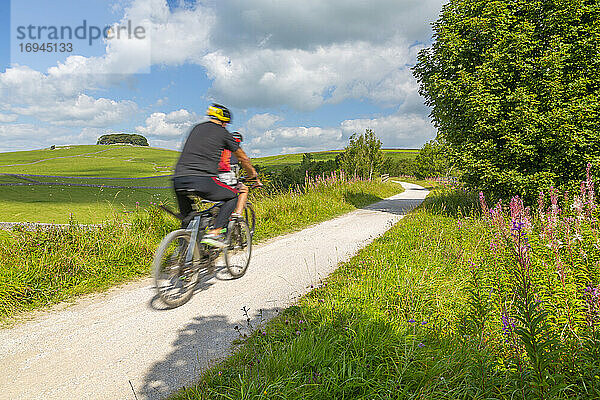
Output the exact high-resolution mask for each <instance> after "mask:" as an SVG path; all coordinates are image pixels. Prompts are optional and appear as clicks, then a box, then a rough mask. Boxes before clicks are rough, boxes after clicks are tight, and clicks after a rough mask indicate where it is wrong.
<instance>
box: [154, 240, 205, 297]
mask: <svg viewBox="0 0 600 400" xmlns="http://www.w3.org/2000/svg"><path fill="white" fill-rule="evenodd" d="M189 246H190V235H189V233H188V232H187V231H186V230H185V229H179V230H176V231H173V232H171V233H169V234H168V235H167V236H165V238H164V239H163V240H162V242H161V243H160V245H159V246H158V249H157V250H156V254H155V255H154V261H153V272H154V283H155V285H156V292H157V294H158V297H159V298H160V299H161V300H162V301H163V302H164V303H165V304H166V305H168V306H169V307H179V306H180V305H182V304H184V303H186V302H187V301H188V300H189V299H190V298H191V297H192V295H193V294H194V287H195V286H196V283H197V281H198V275H199V273H198V269H197V268H195V267H194V265H193V260H192V261H190V262H189V263H186V261H185V259H186V256H187V252H188V248H189ZM194 259H197V249H196V254H195V255H194Z"/></svg>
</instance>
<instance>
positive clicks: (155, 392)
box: [136, 304, 280, 400]
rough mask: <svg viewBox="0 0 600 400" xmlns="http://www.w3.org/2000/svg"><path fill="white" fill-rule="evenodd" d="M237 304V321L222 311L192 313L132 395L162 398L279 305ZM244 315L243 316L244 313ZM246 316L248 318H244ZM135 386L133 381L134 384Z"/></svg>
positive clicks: (220, 355)
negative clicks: (253, 306) (252, 307)
mask: <svg viewBox="0 0 600 400" xmlns="http://www.w3.org/2000/svg"><path fill="white" fill-rule="evenodd" d="M244 308H245V307H243V304H242V305H240V320H241V321H244V322H243V324H242V323H240V322H232V321H229V320H227V318H226V317H225V316H223V315H212V316H209V317H196V318H194V319H193V320H192V321H190V322H189V323H188V324H186V325H185V326H184V327H183V328H181V329H180V330H179V331H178V337H177V339H176V340H175V341H174V342H173V344H172V346H173V350H172V351H171V353H170V354H169V355H167V356H166V358H165V359H163V360H161V361H157V362H155V363H154V364H153V365H152V366H151V367H150V369H149V370H148V372H147V373H146V376H145V377H144V380H143V382H142V384H141V388H140V386H138V388H139V389H138V388H136V395H137V397H138V399H140V400H141V399H151V400H156V399H163V398H165V397H167V396H168V395H170V394H172V393H174V392H175V391H177V390H179V389H181V388H182V387H184V386H188V387H189V386H192V385H193V384H195V383H196V382H197V381H198V379H199V377H200V375H201V374H202V372H203V371H205V370H206V369H207V368H209V367H210V366H212V365H214V364H216V363H218V362H219V360H221V359H223V357H225V356H227V355H228V354H230V353H231V350H230V349H231V343H232V342H233V341H234V340H235V339H239V338H240V337H241V335H244V334H246V335H249V334H250V333H251V332H252V330H253V329H257V328H258V327H259V326H260V324H262V323H263V322H266V321H267V320H270V319H271V318H273V317H274V316H275V315H277V314H278V313H279V311H280V309H277V308H271V309H266V310H247V309H246V310H244ZM245 311H246V312H247V313H248V316H247V317H246V313H245ZM246 318H250V320H249V321H248V320H247V319H246ZM136 386H137V385H136Z"/></svg>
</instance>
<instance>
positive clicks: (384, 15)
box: [215, 0, 445, 49]
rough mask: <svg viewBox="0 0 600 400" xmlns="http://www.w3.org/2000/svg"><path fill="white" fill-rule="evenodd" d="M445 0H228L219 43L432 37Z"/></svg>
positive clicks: (222, 8)
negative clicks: (431, 25) (434, 23)
mask: <svg viewBox="0 0 600 400" xmlns="http://www.w3.org/2000/svg"><path fill="white" fill-rule="evenodd" d="M444 2H445V1H443V0H402V1H399V0H372V1H364V0H328V1H322V0H305V1H301V2H300V1H295V0H278V1H272V0H253V1H247V0H224V1H220V2H219V5H218V6H217V8H216V9H217V19H218V23H217V24H216V27H215V31H216V33H217V35H215V37H218V38H219V41H220V44H221V46H223V45H227V46H228V47H231V48H236V47H237V48H241V47H248V46H254V47H256V46H259V47H269V48H273V49H278V48H288V49H290V48H298V49H309V48H312V47H318V46H327V45H330V44H333V43H344V42H352V41H369V42H372V43H381V42H386V41H387V40H388V38H389V37H390V36H394V35H395V34H401V35H402V36H404V37H406V38H408V39H410V40H411V41H421V42H423V41H428V40H429V39H430V35H431V30H430V28H429V25H428V22H432V21H433V20H435V18H436V16H437V13H438V12H439V10H440V8H441V6H442V4H443V3H444Z"/></svg>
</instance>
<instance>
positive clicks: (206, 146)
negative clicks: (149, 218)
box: [173, 104, 261, 247]
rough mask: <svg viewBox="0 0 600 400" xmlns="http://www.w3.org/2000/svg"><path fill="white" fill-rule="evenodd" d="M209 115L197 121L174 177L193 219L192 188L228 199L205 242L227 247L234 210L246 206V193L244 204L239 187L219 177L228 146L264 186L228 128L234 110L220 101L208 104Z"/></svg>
mask: <svg viewBox="0 0 600 400" xmlns="http://www.w3.org/2000/svg"><path fill="white" fill-rule="evenodd" d="M206 115H207V116H208V117H209V121H207V122H203V123H200V124H198V125H196V126H195V127H194V128H193V129H192V131H191V132H190V134H189V136H188V138H187V140H186V142H185V144H184V146H183V150H182V151H181V155H180V157H179V160H178V161H177V164H176V165H175V175H174V177H173V188H174V189H175V194H176V196H177V202H178V204H179V212H180V213H181V215H183V216H184V217H186V218H185V220H184V221H185V222H184V224H185V223H186V222H189V219H190V214H191V212H192V201H191V200H190V198H189V197H188V194H189V193H190V192H193V193H195V194H197V195H198V196H200V197H202V198H204V199H207V200H211V201H224V202H225V203H224V204H223V206H222V207H221V208H220V210H219V214H218V215H217V218H216V220H215V226H214V229H212V230H209V231H207V232H206V234H205V235H204V237H203V239H202V243H204V244H207V245H209V246H213V247H225V245H226V244H225V240H224V235H223V233H224V231H225V228H226V226H227V222H228V221H229V217H230V216H231V214H232V212H233V210H234V209H235V208H236V205H237V206H238V207H237V209H236V211H239V212H238V214H240V213H241V211H242V210H243V208H244V206H245V200H244V197H245V198H247V193H246V196H240V199H239V200H243V201H244V204H241V208H240V204H238V194H239V193H240V191H239V190H238V189H236V188H233V187H231V186H228V185H226V184H225V183H223V182H221V181H219V179H218V178H217V176H218V169H217V168H218V163H219V159H220V156H221V153H222V151H223V150H224V149H227V150H229V151H231V152H232V153H233V154H234V155H235V156H236V157H237V159H238V160H239V162H240V163H241V164H242V168H243V169H244V170H245V171H246V173H247V174H248V177H249V178H248V179H249V180H252V181H255V185H257V186H260V185H261V183H260V181H259V179H258V175H257V173H256V170H255V169H254V167H253V166H252V163H251V162H250V158H248V156H247V155H246V153H245V152H244V151H243V150H242V148H241V147H240V146H239V143H238V142H236V140H235V139H234V138H233V135H232V134H231V133H230V132H229V131H228V130H227V129H226V126H227V124H228V123H230V122H231V112H230V111H229V109H227V107H224V106H222V105H220V104H212V105H211V106H210V107H208V110H207V111H206Z"/></svg>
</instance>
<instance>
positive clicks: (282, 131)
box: [249, 126, 342, 154]
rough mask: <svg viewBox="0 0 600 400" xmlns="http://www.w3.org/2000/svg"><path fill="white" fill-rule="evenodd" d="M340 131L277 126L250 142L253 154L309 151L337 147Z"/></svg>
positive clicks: (339, 142)
mask: <svg viewBox="0 0 600 400" xmlns="http://www.w3.org/2000/svg"><path fill="white" fill-rule="evenodd" d="M341 143H342V132H341V130H340V129H337V128H320V127H308V128H307V127H303V126H300V127H279V128H275V129H270V130H268V131H266V132H264V133H263V134H262V135H260V136H258V137H255V138H254V139H252V141H251V142H250V145H249V148H250V149H251V151H252V152H254V153H255V154H269V153H272V154H278V153H280V152H281V153H289V152H309V151H319V150H330V149H332V148H339V146H340V145H341Z"/></svg>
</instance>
